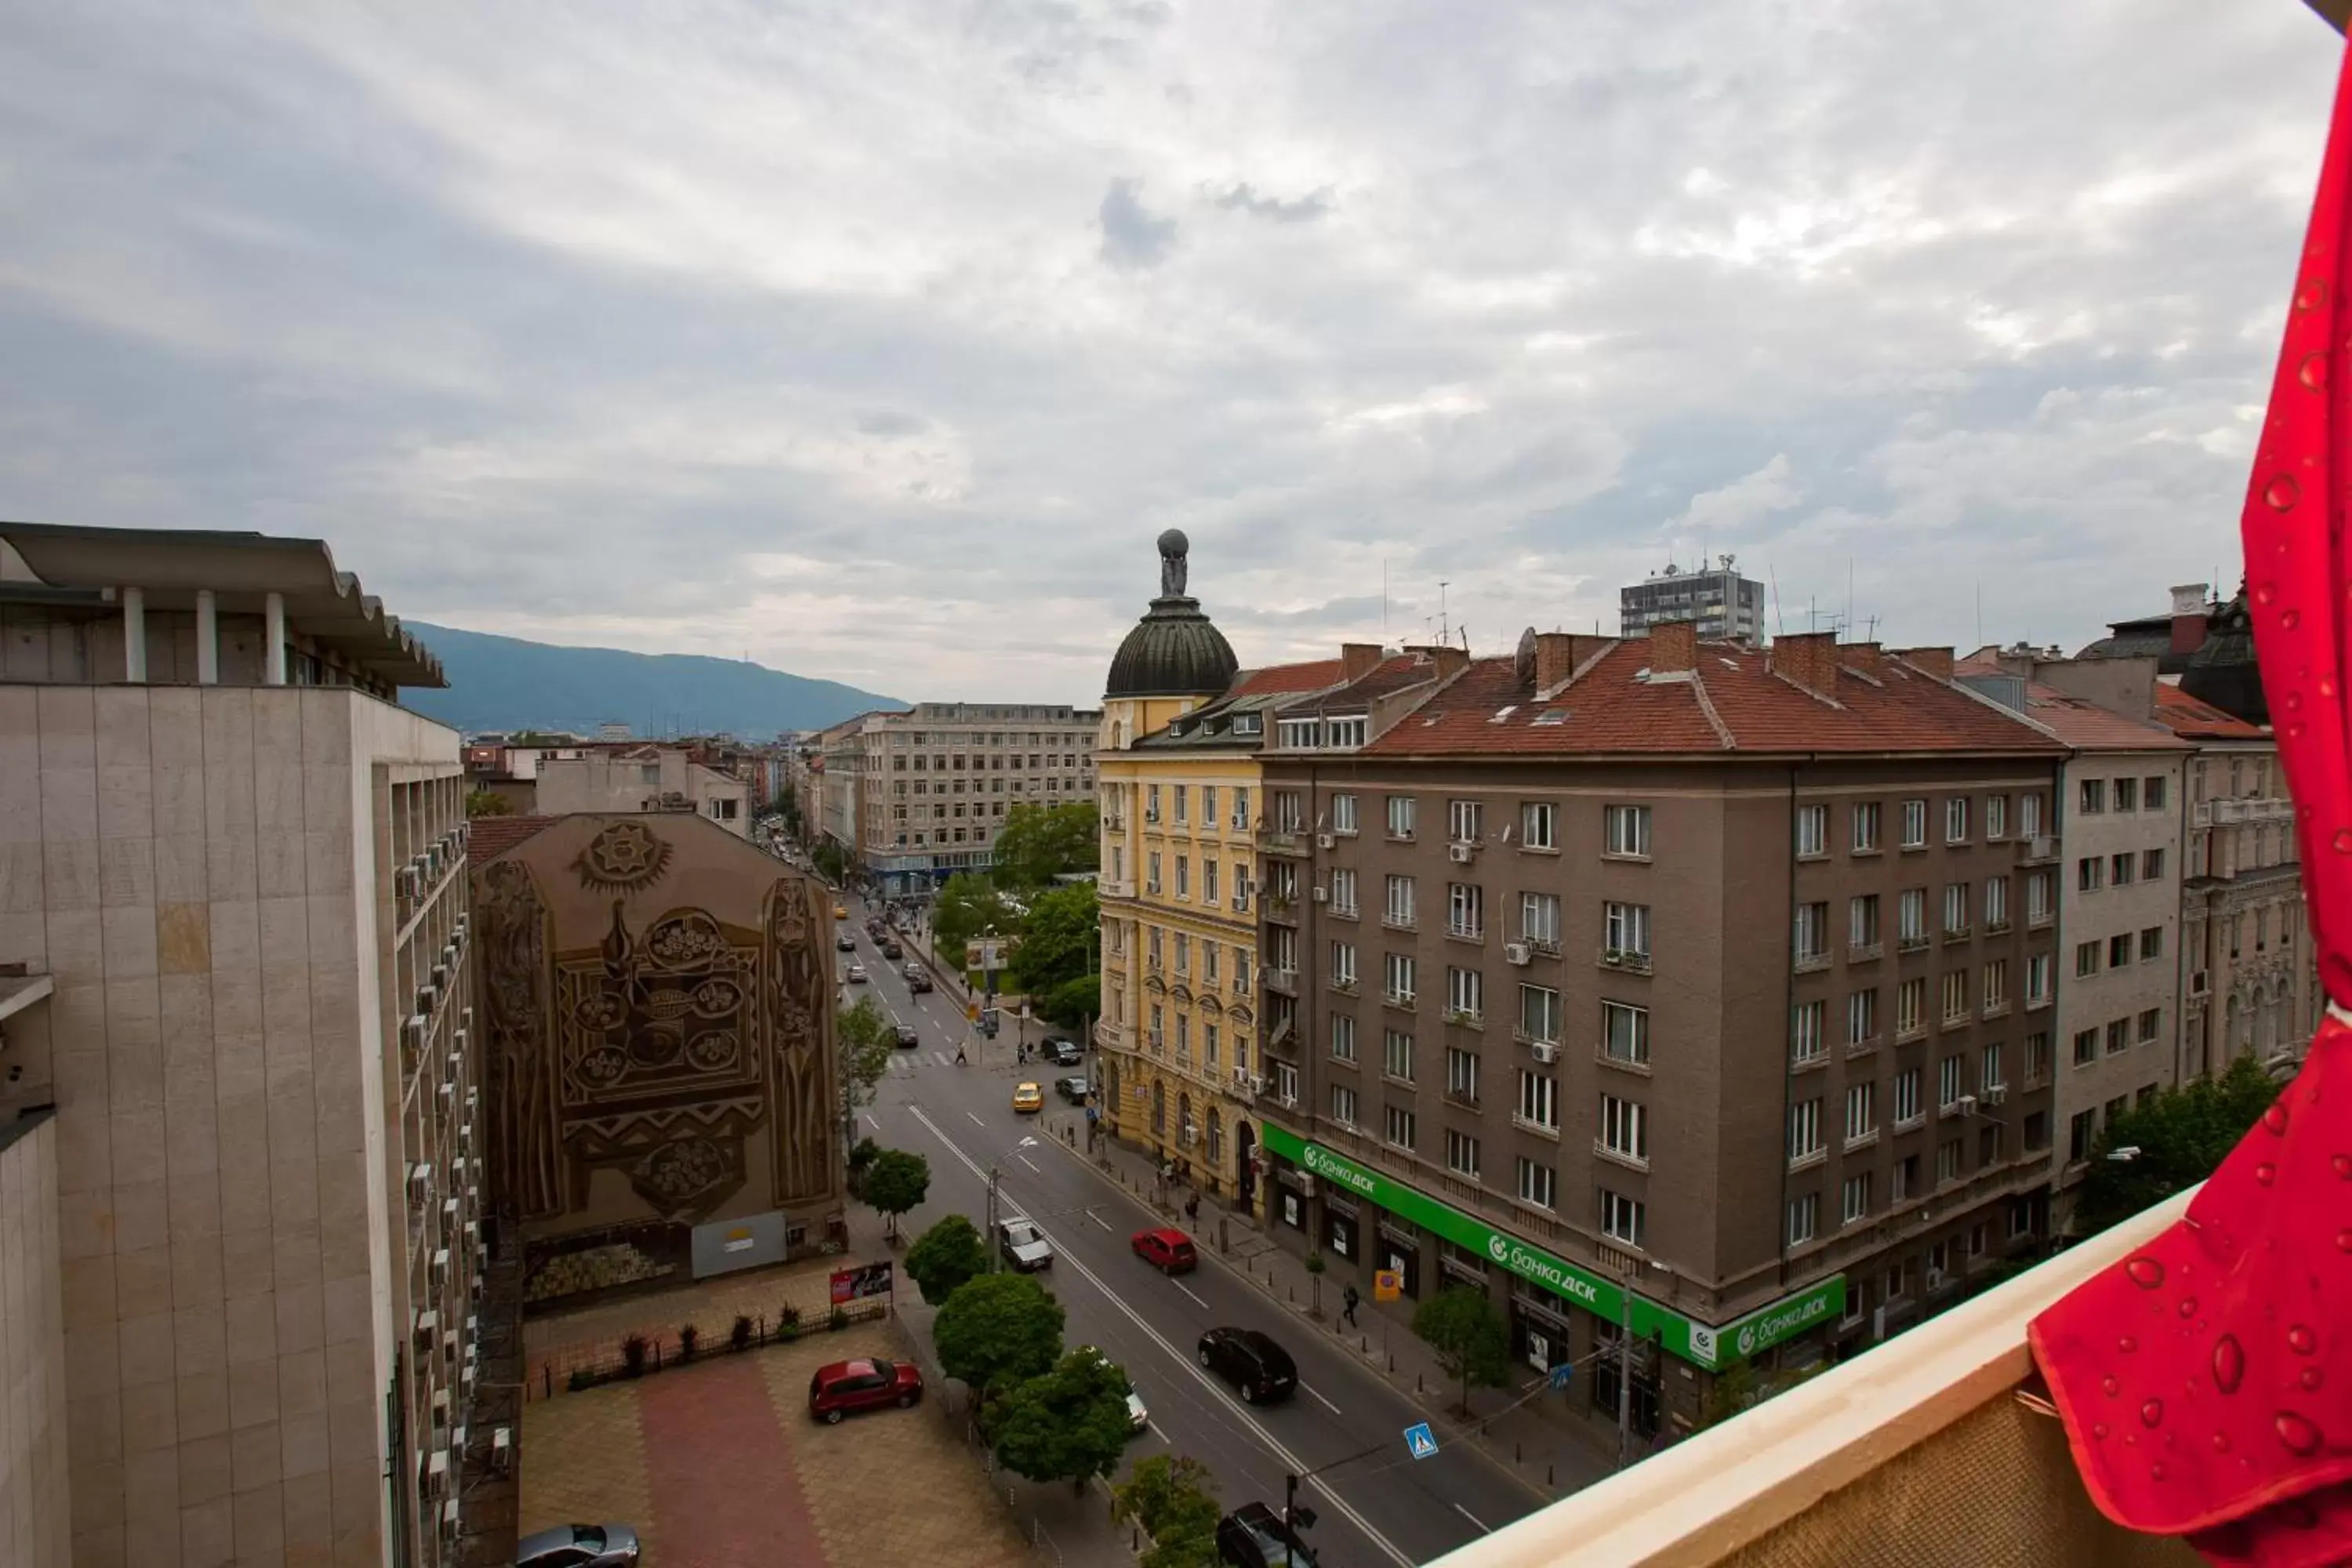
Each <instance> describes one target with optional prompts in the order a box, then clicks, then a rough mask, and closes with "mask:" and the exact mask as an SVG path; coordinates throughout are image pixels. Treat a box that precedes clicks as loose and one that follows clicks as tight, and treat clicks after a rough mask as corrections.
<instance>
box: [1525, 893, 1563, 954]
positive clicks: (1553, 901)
mask: <svg viewBox="0 0 2352 1568" xmlns="http://www.w3.org/2000/svg"><path fill="white" fill-rule="evenodd" d="M1519 936H1520V938H1521V939H1522V940H1524V941H1526V942H1531V943H1533V944H1534V945H1536V946H1538V947H1546V948H1553V949H1557V948H1558V947H1559V894H1558V893H1521V894H1520V895H1519Z"/></svg>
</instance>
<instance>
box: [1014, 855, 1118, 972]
mask: <svg viewBox="0 0 2352 1568" xmlns="http://www.w3.org/2000/svg"><path fill="white" fill-rule="evenodd" d="M1101 921H1102V906H1101V904H1100V903H1099V902H1097V900H1096V898H1095V889H1094V884H1093V883H1091V882H1076V883H1073V884H1071V885H1069V886H1067V887H1060V888H1055V889H1051V890H1050V891H1047V892H1043V893H1039V894H1037V895H1036V896H1035V897H1034V898H1033V899H1031V900H1029V911H1028V913H1027V914H1025V915H1024V916H1023V917H1022V918H1021V945H1020V947H1018V948H1017V949H1015V950H1014V952H1013V983H1014V984H1017V985H1018V986H1019V987H1020V988H1021V989H1022V990H1024V991H1025V992H1027V993H1028V994H1030V995H1032V996H1042V995H1044V994H1047V993H1048V992H1051V991H1052V990H1054V989H1055V987H1056V986H1059V985H1064V984H1068V983H1069V982H1071V981H1073V980H1078V979H1083V978H1084V977H1085V976H1086V975H1087V974H1088V973H1091V972H1092V970H1093V963H1091V960H1092V958H1093V948H1094V944H1095V942H1096V940H1097V931H1098V930H1099V929H1100V925H1101Z"/></svg>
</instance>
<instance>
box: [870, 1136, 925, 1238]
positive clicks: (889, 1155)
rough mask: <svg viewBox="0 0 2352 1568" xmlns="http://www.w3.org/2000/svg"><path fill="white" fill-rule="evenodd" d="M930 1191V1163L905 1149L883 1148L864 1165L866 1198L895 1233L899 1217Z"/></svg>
mask: <svg viewBox="0 0 2352 1568" xmlns="http://www.w3.org/2000/svg"><path fill="white" fill-rule="evenodd" d="M930 1190H931V1163H930V1162H929V1160H926V1159H924V1158H923V1157H922V1156H921V1155H920V1154H912V1153H909V1152H907V1151H906V1150H904V1149H885V1150H883V1151H882V1152H880V1153H879V1154H877V1155H876V1156H874V1163H872V1164H871V1165H868V1166H866V1191H865V1198H866V1202H867V1203H868V1204H871V1205H873V1206H874V1211H875V1212H876V1213H877V1214H878V1215H882V1216H883V1218H884V1219H885V1220H886V1221H887V1222H888V1224H889V1227H890V1234H891V1235H892V1236H896V1235H898V1216H899V1215H902V1214H905V1213H906V1212H907V1211H908V1210H909V1209H911V1208H913V1207H915V1206H916V1205H919V1204H920V1203H921V1202H922V1201H923V1195H924V1194H926V1193H928V1192H929V1191H930Z"/></svg>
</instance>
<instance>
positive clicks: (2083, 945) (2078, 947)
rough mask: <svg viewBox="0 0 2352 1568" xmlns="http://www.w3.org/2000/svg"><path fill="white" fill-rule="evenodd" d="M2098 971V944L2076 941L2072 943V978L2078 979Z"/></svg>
mask: <svg viewBox="0 0 2352 1568" xmlns="http://www.w3.org/2000/svg"><path fill="white" fill-rule="evenodd" d="M2098 972H2099V944H2098V943H2097V942H2076V943H2075V944H2074V978H2075V979H2077V980H2080V979H2082V978H2084V976H2086V975H2092V974H2096V973H2098Z"/></svg>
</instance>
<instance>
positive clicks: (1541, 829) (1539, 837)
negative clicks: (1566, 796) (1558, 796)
mask: <svg viewBox="0 0 2352 1568" xmlns="http://www.w3.org/2000/svg"><path fill="white" fill-rule="evenodd" d="M1519 843H1520V844H1521V846H1523V847H1526V848H1528V849H1557V848H1559V807H1558V806H1556V805H1552V804H1551V803H1550V802H1549V801H1540V800H1531V801H1528V803H1527V804H1526V805H1522V806H1520V807H1519Z"/></svg>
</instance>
